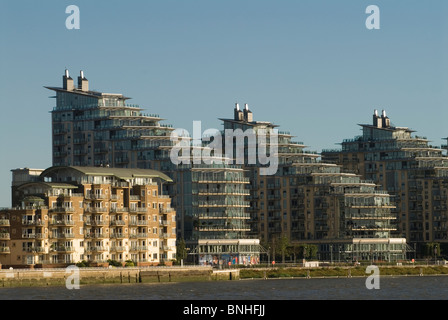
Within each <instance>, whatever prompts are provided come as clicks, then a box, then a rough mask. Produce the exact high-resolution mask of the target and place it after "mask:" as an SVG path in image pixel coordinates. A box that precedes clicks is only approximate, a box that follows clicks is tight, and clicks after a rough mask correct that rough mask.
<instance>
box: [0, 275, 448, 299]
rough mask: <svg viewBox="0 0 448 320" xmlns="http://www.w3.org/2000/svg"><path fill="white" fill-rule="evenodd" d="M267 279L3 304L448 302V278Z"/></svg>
mask: <svg viewBox="0 0 448 320" xmlns="http://www.w3.org/2000/svg"><path fill="white" fill-rule="evenodd" d="M366 280H367V279H366V278H355V277H354V278H327V279H317V278H315V279H302V278H298V279H268V280H261V279H260V280H239V281H210V282H194V283H192V282H181V283H150V284H118V285H116V284H111V285H107V284H105V285H81V287H80V288H79V289H72V290H69V289H67V288H65V287H44V288H34V287H31V288H0V299H1V300H156V301H162V300H163V301H167V300H188V301H198V300H231V301H243V300H252V301H258V303H260V301H262V300H446V299H448V276H422V277H418V276H414V277H386V276H384V277H380V278H379V281H378V282H377V284H378V285H379V288H378V289H375V288H373V289H368V288H367V287H366Z"/></svg>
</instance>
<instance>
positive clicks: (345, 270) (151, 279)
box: [0, 265, 448, 292]
mask: <svg viewBox="0 0 448 320" xmlns="http://www.w3.org/2000/svg"><path fill="white" fill-rule="evenodd" d="M379 271H380V276H432V275H448V266H445V265H443V266H436V265H434V266H427V265H416V266H415V265H412V266H379ZM369 275H370V274H369V273H366V266H357V267H353V266H352V267H313V268H305V267H284V268H278V267H276V268H241V269H223V270H214V269H212V268H211V267H198V266H196V267H185V266H184V267H147V268H133V267H129V268H76V269H74V270H72V269H14V270H5V269H3V270H0V290H1V287H33V286H34V287H36V286H40V287H42V286H66V287H67V284H68V285H69V286H70V285H71V284H75V282H76V280H77V281H78V284H79V285H86V284H120V283H122V284H132V283H134V284H135V283H157V282H186V281H190V282H194V281H218V280H240V279H275V278H304V279H307V278H347V277H368V276H369ZM0 292H1V291H0Z"/></svg>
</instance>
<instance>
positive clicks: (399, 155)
mask: <svg viewBox="0 0 448 320" xmlns="http://www.w3.org/2000/svg"><path fill="white" fill-rule="evenodd" d="M372 118H373V121H372V124H360V126H361V128H362V134H361V135H360V136H356V137H354V138H350V139H344V141H343V142H342V143H341V146H342V148H341V149H335V150H324V151H323V152H322V158H323V160H324V161H326V162H332V163H337V164H339V165H341V166H342V167H343V168H344V170H348V171H351V172H354V173H356V174H359V175H361V176H362V177H363V178H364V179H369V180H372V181H374V182H375V183H376V184H379V185H381V186H382V188H383V189H384V190H386V191H387V192H388V193H389V194H391V195H392V196H393V200H394V201H393V205H394V206H395V209H393V212H394V214H395V215H396V217H397V220H396V223H395V226H396V228H397V232H396V234H397V235H398V236H400V237H403V238H406V239H407V242H408V243H409V244H411V246H412V247H414V246H415V248H416V249H417V252H421V250H423V247H424V244H425V243H430V242H436V243H440V244H441V245H442V246H446V245H447V243H448V239H447V231H448V222H447V221H448V207H447V196H448V194H447V191H448V189H447V188H448V157H446V156H445V155H444V154H443V150H442V149H441V148H439V147H437V146H433V145H431V144H430V141H428V139H427V138H426V137H422V136H417V135H413V133H414V132H415V131H413V130H411V129H409V128H407V127H397V126H395V125H393V124H392V122H391V120H390V119H389V117H388V116H387V115H386V112H385V111H384V110H383V111H382V113H381V115H379V113H378V111H377V110H375V111H374V114H373V117H372Z"/></svg>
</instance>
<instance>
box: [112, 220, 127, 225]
mask: <svg viewBox="0 0 448 320" xmlns="http://www.w3.org/2000/svg"><path fill="white" fill-rule="evenodd" d="M110 225H111V226H124V225H126V222H125V221H123V220H112V221H111V222H110Z"/></svg>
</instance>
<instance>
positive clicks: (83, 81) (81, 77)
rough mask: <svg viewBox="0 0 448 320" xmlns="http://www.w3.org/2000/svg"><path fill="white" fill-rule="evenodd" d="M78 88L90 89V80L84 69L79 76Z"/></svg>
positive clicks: (82, 89) (85, 90)
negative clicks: (85, 75)
mask: <svg viewBox="0 0 448 320" xmlns="http://www.w3.org/2000/svg"><path fill="white" fill-rule="evenodd" d="M78 90H81V91H84V92H87V91H89V80H87V79H86V77H84V71H82V70H81V71H80V73H79V77H78Z"/></svg>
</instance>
